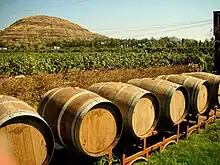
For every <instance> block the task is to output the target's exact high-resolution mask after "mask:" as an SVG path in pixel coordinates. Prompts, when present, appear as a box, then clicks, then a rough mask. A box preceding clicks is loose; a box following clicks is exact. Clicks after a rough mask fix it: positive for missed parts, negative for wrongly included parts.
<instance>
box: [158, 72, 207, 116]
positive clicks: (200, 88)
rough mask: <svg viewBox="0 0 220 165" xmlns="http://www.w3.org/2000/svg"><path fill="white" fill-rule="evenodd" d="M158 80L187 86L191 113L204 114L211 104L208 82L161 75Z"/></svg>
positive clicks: (175, 75) (192, 78)
mask: <svg viewBox="0 0 220 165" xmlns="http://www.w3.org/2000/svg"><path fill="white" fill-rule="evenodd" d="M157 78H160V79H165V80H168V81H171V82H174V83H177V84H181V85H183V86H185V87H186V88H187V90H188V92H189V95H190V109H189V110H190V113H192V114H194V115H196V114H203V113H205V112H206V111H207V110H208V107H209V104H210V84H209V83H208V81H206V80H202V79H199V78H196V77H192V76H187V75H177V74H172V75H161V76H158V77H157Z"/></svg>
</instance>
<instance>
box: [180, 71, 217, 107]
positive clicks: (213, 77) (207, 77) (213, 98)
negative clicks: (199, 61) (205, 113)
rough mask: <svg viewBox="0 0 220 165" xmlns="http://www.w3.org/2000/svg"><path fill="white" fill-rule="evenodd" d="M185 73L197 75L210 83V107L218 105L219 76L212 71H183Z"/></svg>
mask: <svg viewBox="0 0 220 165" xmlns="http://www.w3.org/2000/svg"><path fill="white" fill-rule="evenodd" d="M184 74H186V75H190V76H193V77H197V78H200V79H203V80H207V81H208V82H209V83H210V85H211V89H210V92H211V108H213V106H215V105H220V88H219V85H220V76H219V75H215V74H212V73H206V72H191V73H184Z"/></svg>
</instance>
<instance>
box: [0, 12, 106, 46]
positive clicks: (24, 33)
mask: <svg viewBox="0 0 220 165" xmlns="http://www.w3.org/2000/svg"><path fill="white" fill-rule="evenodd" d="M100 37H105V36H103V35H99V34H96V33H92V32H90V31H89V30H87V29H85V28H83V27H81V26H80V25H78V24H75V23H72V22H70V21H68V20H64V19H61V18H57V17H51V16H44V15H38V16H30V17H26V18H22V19H20V20H18V21H16V22H14V23H13V24H11V25H10V26H9V27H7V28H5V29H4V30H0V43H2V44H7V45H35V44H42V43H46V42H48V41H50V42H51V41H54V40H56V41H57V40H71V39H82V40H92V39H94V38H100Z"/></svg>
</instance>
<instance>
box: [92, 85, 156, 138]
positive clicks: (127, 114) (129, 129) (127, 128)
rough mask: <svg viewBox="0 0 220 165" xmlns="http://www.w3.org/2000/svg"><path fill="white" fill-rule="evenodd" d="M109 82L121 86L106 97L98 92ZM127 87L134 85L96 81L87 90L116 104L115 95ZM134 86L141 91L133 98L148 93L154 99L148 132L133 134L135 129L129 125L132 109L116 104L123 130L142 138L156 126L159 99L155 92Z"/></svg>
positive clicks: (144, 95) (142, 96)
mask: <svg viewBox="0 0 220 165" xmlns="http://www.w3.org/2000/svg"><path fill="white" fill-rule="evenodd" d="M109 83H114V84H115V83H117V84H120V85H121V86H122V88H121V89H120V90H119V91H118V92H116V94H115V95H114V96H113V98H110V97H106V96H105V95H104V94H102V93H100V90H101V89H102V88H104V87H105V86H106V85H109ZM128 87H135V86H133V85H130V84H126V83H121V82H107V83H96V84H93V85H92V86H90V87H89V90H90V91H93V92H95V93H97V94H99V95H101V96H102V97H104V98H106V99H108V100H110V101H112V102H113V103H115V104H116V105H117V103H116V102H115V101H116V100H115V99H116V96H117V95H119V94H120V93H121V92H122V91H123V90H125V89H126V88H128ZM135 88H136V89H139V90H141V92H137V93H136V95H135V94H134V95H133V97H134V98H135V97H136V99H140V98H144V97H148V95H149V97H152V98H153V99H154V101H155V104H154V105H155V106H156V108H155V109H157V110H156V111H155V120H154V123H153V125H152V127H151V128H150V129H149V130H148V131H149V133H146V134H145V135H144V136H137V135H136V134H135V131H134V130H133V128H132V126H131V124H132V119H131V118H132V117H131V116H132V111H131V110H130V108H131V107H128V110H127V112H126V111H125V108H126V107H127V106H125V108H124V107H123V108H121V107H120V106H119V105H117V106H118V107H119V109H120V111H121V113H122V117H123V125H124V132H128V133H129V134H131V135H132V136H133V137H139V138H144V137H147V136H148V135H149V134H150V132H151V131H153V130H154V129H155V128H156V126H157V123H158V120H159V115H160V108H159V100H158V98H157V96H156V95H155V94H153V93H152V92H149V91H146V90H144V89H141V88H139V87H135ZM137 95H139V97H137ZM129 100H130V99H129ZM129 100H128V101H129ZM129 102H131V101H129Z"/></svg>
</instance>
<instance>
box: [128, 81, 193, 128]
mask: <svg viewBox="0 0 220 165" xmlns="http://www.w3.org/2000/svg"><path fill="white" fill-rule="evenodd" d="M154 80H155V81H158V82H154ZM146 81H150V82H151V83H152V84H153V85H152V87H149V86H148V87H147V86H146V85H150V84H146V83H147V82H146ZM166 82H167V86H168V88H167V90H166V91H165V92H162V95H161V93H158V91H157V90H156V89H157V88H158V86H159V85H160V84H161V83H165V85H166ZM128 83H129V84H132V85H136V86H138V87H140V88H143V89H146V90H148V91H151V92H153V93H155V94H156V96H157V97H158V98H159V100H160V103H161V104H163V105H164V106H160V107H161V116H160V119H159V120H160V121H162V122H166V123H167V122H168V123H171V124H172V125H176V124H178V123H181V122H182V121H183V120H184V119H185V117H186V115H187V114H188V109H189V93H188V90H187V89H186V88H185V87H184V86H182V85H179V84H176V83H173V82H170V81H166V80H162V79H154V78H140V79H132V80H129V81H128ZM168 84H169V85H170V86H169V85H168ZM176 90H180V91H181V92H182V93H183V94H184V96H185V100H186V104H185V105H186V108H185V111H184V113H183V114H182V116H181V117H180V118H179V120H178V121H176V122H175V121H173V120H172V118H171V115H170V111H168V112H169V113H168V112H167V109H170V102H171V98H172V96H173V94H174V92H175V91H176ZM167 93H168V94H167ZM166 94H167V95H166Z"/></svg>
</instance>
